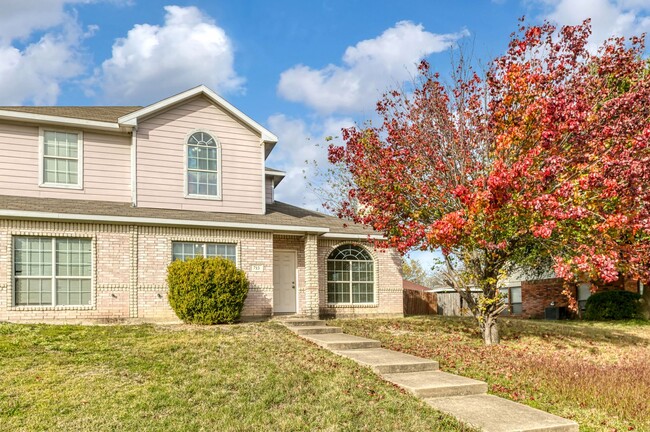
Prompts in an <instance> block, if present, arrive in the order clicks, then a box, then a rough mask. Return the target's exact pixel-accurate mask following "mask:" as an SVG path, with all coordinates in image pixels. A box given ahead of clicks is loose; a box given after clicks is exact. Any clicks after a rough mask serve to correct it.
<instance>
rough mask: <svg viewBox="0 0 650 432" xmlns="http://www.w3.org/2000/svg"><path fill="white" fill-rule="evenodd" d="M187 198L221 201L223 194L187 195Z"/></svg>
mask: <svg viewBox="0 0 650 432" xmlns="http://www.w3.org/2000/svg"><path fill="white" fill-rule="evenodd" d="M185 198H186V199H196V200H208V201H221V195H216V196H210V195H185Z"/></svg>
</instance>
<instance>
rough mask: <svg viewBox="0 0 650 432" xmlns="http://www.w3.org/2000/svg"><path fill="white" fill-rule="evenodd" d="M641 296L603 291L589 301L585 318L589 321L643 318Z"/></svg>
mask: <svg viewBox="0 0 650 432" xmlns="http://www.w3.org/2000/svg"><path fill="white" fill-rule="evenodd" d="M640 300H641V296H640V295H639V294H637V293H633V292H629V291H603V292H598V293H595V294H593V295H592V296H591V297H589V298H588V299H587V304H586V305H585V313H584V318H585V319H588V320H598V321H602V320H622V319H634V318H642V316H641V302H640Z"/></svg>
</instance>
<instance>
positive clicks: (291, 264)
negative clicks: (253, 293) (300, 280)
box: [273, 251, 296, 313]
mask: <svg viewBox="0 0 650 432" xmlns="http://www.w3.org/2000/svg"><path fill="white" fill-rule="evenodd" d="M273 312H284V313H287V312H288V313H291V312H294V313H295V312H296V254H295V252H284V251H274V252H273Z"/></svg>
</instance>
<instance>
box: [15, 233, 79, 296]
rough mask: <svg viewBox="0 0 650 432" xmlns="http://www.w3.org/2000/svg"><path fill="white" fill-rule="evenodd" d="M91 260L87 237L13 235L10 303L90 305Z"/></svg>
mask: <svg viewBox="0 0 650 432" xmlns="http://www.w3.org/2000/svg"><path fill="white" fill-rule="evenodd" d="M91 261H92V253H91V241H90V240H89V239H76V238H51V237H15V238H14V304H15V305H16V306H87V305H90V304H91V284H92V277H91V275H92V262H91Z"/></svg>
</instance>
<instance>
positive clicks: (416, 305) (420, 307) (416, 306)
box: [404, 289, 438, 315]
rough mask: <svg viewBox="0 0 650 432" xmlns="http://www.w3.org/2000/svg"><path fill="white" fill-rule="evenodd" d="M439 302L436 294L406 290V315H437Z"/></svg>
mask: <svg viewBox="0 0 650 432" xmlns="http://www.w3.org/2000/svg"><path fill="white" fill-rule="evenodd" d="M437 313H438V301H437V299H436V294H435V293H428V292H424V291H418V290H409V289H405V290H404V315H436V314H437Z"/></svg>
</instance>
